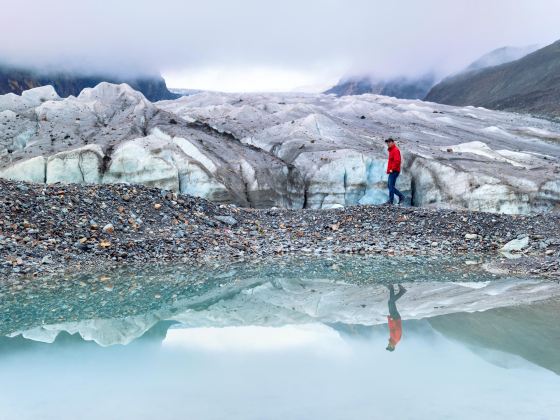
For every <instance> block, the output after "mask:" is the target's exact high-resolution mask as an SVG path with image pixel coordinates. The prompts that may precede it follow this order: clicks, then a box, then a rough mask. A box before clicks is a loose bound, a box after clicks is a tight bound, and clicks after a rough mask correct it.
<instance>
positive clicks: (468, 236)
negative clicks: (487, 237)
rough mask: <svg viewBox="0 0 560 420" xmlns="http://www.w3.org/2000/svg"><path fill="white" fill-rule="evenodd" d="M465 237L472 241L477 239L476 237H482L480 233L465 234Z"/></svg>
mask: <svg viewBox="0 0 560 420" xmlns="http://www.w3.org/2000/svg"><path fill="white" fill-rule="evenodd" d="M465 239H466V240H468V241H472V240H475V239H480V235H477V234H476V233H467V234H466V235H465Z"/></svg>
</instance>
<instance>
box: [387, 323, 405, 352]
mask: <svg viewBox="0 0 560 420" xmlns="http://www.w3.org/2000/svg"><path fill="white" fill-rule="evenodd" d="M387 321H388V324H389V336H390V338H389V342H390V343H391V345H393V347H394V346H396V345H397V343H398V342H399V341H401V338H402V321H401V320H400V319H393V318H391V317H390V316H388V317H387Z"/></svg>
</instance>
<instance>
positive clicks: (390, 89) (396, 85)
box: [325, 74, 435, 99]
mask: <svg viewBox="0 0 560 420" xmlns="http://www.w3.org/2000/svg"><path fill="white" fill-rule="evenodd" d="M434 84H435V77H434V76H433V75H431V74H429V75H424V76H422V77H419V78H417V79H411V78H406V77H397V78H393V79H388V80H375V79H374V78H372V77H367V76H365V77H361V78H349V79H343V80H341V81H340V82H339V83H338V84H337V85H336V86H333V87H332V88H330V89H329V90H327V91H326V92H325V93H326V94H335V95H337V96H350V95H363V94H364V93H375V94H377V95H385V96H392V97H394V98H399V99H422V98H424V96H426V94H427V93H428V92H429V90H430V89H431V88H432V86H433V85H434Z"/></svg>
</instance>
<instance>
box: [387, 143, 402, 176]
mask: <svg viewBox="0 0 560 420" xmlns="http://www.w3.org/2000/svg"><path fill="white" fill-rule="evenodd" d="M391 171H393V172H400V171H401V151H400V150H399V148H398V147H397V146H393V147H391V148H390V149H389V163H388V164H387V173H388V174H389V173H391Z"/></svg>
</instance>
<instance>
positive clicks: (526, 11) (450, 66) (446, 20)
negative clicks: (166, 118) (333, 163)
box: [0, 0, 560, 90]
mask: <svg viewBox="0 0 560 420" xmlns="http://www.w3.org/2000/svg"><path fill="white" fill-rule="evenodd" d="M0 6H1V8H2V25H1V26H0V36H1V39H2V40H3V42H1V43H0V57H2V60H3V61H4V62H8V63H11V64H18V65H25V66H36V67H41V68H44V67H47V68H54V69H60V68H63V69H69V70H79V71H81V72H105V73H118V74H121V75H124V74H146V73H154V72H160V73H163V74H164V75H166V76H167V78H168V81H170V84H171V85H175V87H185V88H187V87H190V88H212V87H215V88H223V87H226V88H228V86H229V87H231V88H232V89H234V88H235V87H236V86H237V87H239V88H244V87H247V86H249V87H251V86H252V85H255V86H256V90H267V89H268V90H278V89H282V90H285V89H289V88H296V87H298V86H302V85H316V86H322V85H324V84H328V83H330V82H332V81H333V80H336V79H338V78H339V77H341V76H344V75H358V74H373V75H375V76H377V77H391V76H397V75H399V76H401V75H403V76H414V75H419V74H422V73H425V72H430V71H435V72H436V73H437V74H440V75H443V74H448V73H449V72H453V71H457V70H459V69H461V68H463V67H464V66H466V65H467V64H468V63H470V62H471V61H473V60H474V59H476V58H478V57H479V56H480V55H482V54H484V53H486V52H488V51H490V50H492V49H494V48H497V47H501V46H506V45H517V46H523V45H530V44H540V45H545V44H547V43H550V42H552V41H554V40H555V39H556V38H560V31H558V29H557V28H558V24H557V20H558V19H557V17H558V16H559V15H560V3H558V2H557V1H556V0H517V1H515V2H511V1H508V0H494V1H492V2H488V1H484V0H457V1H453V2H450V1H448V0H424V1H422V2H419V1H416V0H401V1H392V2H389V1H385V0H384V1H376V0H375V1H374V0H344V1H343V0H308V1H306V2H301V1H296V0H285V1H283V2H262V1H259V0H238V1H236V2H229V1H224V0H222V1H218V0H207V1H204V2H201V1H196V2H195V1H190V0H187V1H183V0H160V1H157V2H155V1H147V0H135V1H132V0H121V1H118V2H115V1H112V2H108V1H99V0H96V1H93V0H83V1H80V2H76V1H73V0H53V1H50V2H33V5H32V6H30V4H29V3H28V2H13V1H8V0H0ZM255 73H256V74H259V75H260V76H259V78H258V83H257V82H256V80H255V78H254V77H248V76H247V74H255ZM213 85H214V86H213ZM226 90H227V89H226Z"/></svg>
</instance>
